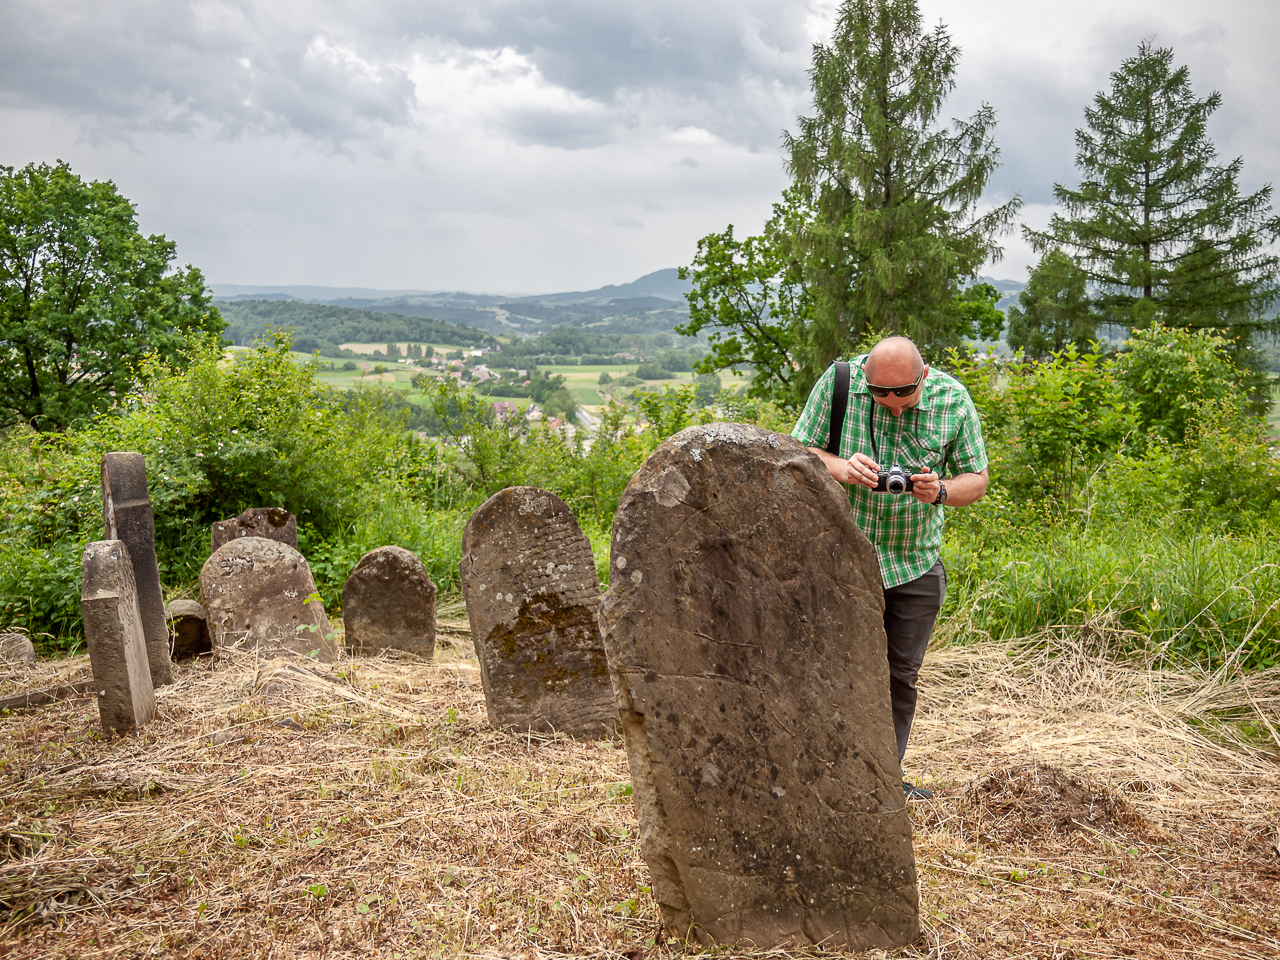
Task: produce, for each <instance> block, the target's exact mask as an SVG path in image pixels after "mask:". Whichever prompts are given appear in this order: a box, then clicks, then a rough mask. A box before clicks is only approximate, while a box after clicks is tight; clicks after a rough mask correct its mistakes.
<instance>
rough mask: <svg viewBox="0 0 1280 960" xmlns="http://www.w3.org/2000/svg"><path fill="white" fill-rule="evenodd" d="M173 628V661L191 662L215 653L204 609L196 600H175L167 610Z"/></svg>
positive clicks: (166, 613)
mask: <svg viewBox="0 0 1280 960" xmlns="http://www.w3.org/2000/svg"><path fill="white" fill-rule="evenodd" d="M165 615H166V617H167V618H168V620H169V624H170V626H171V627H172V628H173V659H175V660H190V659H191V658H192V657H198V656H200V654H202V653H212V652H213V635H212V634H211V633H210V632H209V619H208V617H206V616H205V612H204V607H202V606H200V604H199V602H198V601H195V600H174V601H173V602H172V603H171V604H169V605H168V606H167V607H166V608H165Z"/></svg>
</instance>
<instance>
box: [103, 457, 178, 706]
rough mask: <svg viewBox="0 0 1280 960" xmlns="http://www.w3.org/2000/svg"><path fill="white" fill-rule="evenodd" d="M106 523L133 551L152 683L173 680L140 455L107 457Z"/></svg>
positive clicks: (108, 533)
mask: <svg viewBox="0 0 1280 960" xmlns="http://www.w3.org/2000/svg"><path fill="white" fill-rule="evenodd" d="M102 520H103V526H104V527H105V528H106V533H105V537H106V539H107V540H120V541H123V543H124V545H125V546H126V547H128V549H129V559H130V560H131V561H132V562H133V582H134V585H135V587H136V589H137V591H138V610H139V612H140V613H141V614H142V635H143V637H144V638H145V639H146V643H147V663H148V665H149V668H150V670H151V682H152V683H153V684H154V685H155V686H157V687H158V686H162V685H164V684H166V683H172V682H173V676H172V671H171V670H170V666H169V628H168V626H167V625H166V624H165V619H164V596H163V594H162V593H161V591H160V566H159V564H158V563H157V562H156V527H155V521H154V519H153V518H152V516H151V496H150V494H149V493H148V492H147V465H146V463H145V462H144V461H143V459H142V454H140V453H107V454H103V457H102Z"/></svg>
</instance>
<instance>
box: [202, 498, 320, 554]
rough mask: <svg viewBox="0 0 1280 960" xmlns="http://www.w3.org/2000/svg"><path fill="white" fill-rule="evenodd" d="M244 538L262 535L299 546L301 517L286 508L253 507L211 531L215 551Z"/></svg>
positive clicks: (215, 526)
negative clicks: (299, 522) (299, 518)
mask: <svg viewBox="0 0 1280 960" xmlns="http://www.w3.org/2000/svg"><path fill="white" fill-rule="evenodd" d="M240 537H262V538H263V539H264V540H274V541H276V542H277V543H283V544H284V545H285V546H289V547H292V548H293V549H294V550H297V549H298V518H297V517H295V516H294V515H293V514H292V513H290V512H289V511H288V510H285V509H284V508H283V507H253V508H251V509H249V510H246V511H245V512H244V513H242V514H240V516H238V517H232V518H231V519H230V520H219V521H217V522H216V523H214V524H213V526H212V528H211V529H210V532H209V542H210V544H211V545H212V547H213V549H214V550H217V549H218V548H219V547H221V546H224V545H226V544H228V543H230V542H231V541H232V540H238V539H239V538H240Z"/></svg>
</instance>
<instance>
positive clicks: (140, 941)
mask: <svg viewBox="0 0 1280 960" xmlns="http://www.w3.org/2000/svg"><path fill="white" fill-rule="evenodd" d="M442 615H443V616H442V620H441V633H440V641H441V642H440V645H439V647H438V654H437V662H435V663H431V664H427V663H422V662H417V661H413V660H409V659H402V660H391V659H356V660H347V661H343V662H341V663H339V664H336V665H334V666H332V667H316V666H315V665H313V664H310V663H302V664H287V663H282V662H278V661H273V662H271V663H267V664H257V663H254V662H252V661H250V660H247V659H243V658H231V659H223V660H221V661H220V662H219V663H218V664H217V665H216V667H215V666H212V665H210V664H199V665H194V666H185V667H181V668H180V669H179V670H178V671H177V682H176V683H175V684H173V685H172V686H170V687H166V688H164V690H163V691H162V692H161V694H160V711H159V716H158V718H157V720H156V721H155V722H154V723H152V724H151V725H149V726H148V727H146V728H145V729H144V730H143V731H142V733H141V734H140V735H139V736H137V737H134V738H127V739H123V740H117V741H114V742H112V741H106V740H103V739H102V738H101V737H100V736H99V734H98V728H97V716H96V706H95V704H94V702H93V700H92V698H80V699H77V700H74V701H70V702H63V703H59V704H55V705H52V706H48V707H42V708H39V709H34V710H30V711H23V712H20V713H15V714H13V715H11V716H7V717H4V718H3V719H0V730H2V731H3V742H2V743H0V764H2V769H0V805H2V806H3V810H2V811H0V907H2V908H3V909H0V924H2V927H0V956H5V957H42V958H52V957H77V958H89V957H155V956H180V957H202V958H213V957H237V958H240V957H264V958H265V957H294V956H314V957H334V958H337V957H357V956H378V957H394V956H397V955H399V956H404V957H419V956H433V955H447V956H469V957H509V956H523V957H529V958H533V957H552V956H558V955H562V954H571V955H575V956H581V955H595V956H605V955H611V956H615V957H617V956H621V955H627V956H629V957H630V958H631V960H635V958H636V957H638V956H639V955H640V954H651V955H655V956H657V955H664V954H670V953H672V952H674V945H672V944H670V943H665V942H663V940H662V937H661V934H660V933H659V924H658V919H657V910H656V906H655V905H654V903H653V901H652V898H651V897H650V896H649V895H648V891H647V887H646V884H647V871H646V869H645V866H644V863H643V861H642V860H641V859H640V855H639V849H638V845H637V842H636V823H635V816H634V810H633V807H632V805H631V803H630V802H629V800H628V798H627V796H626V793H627V791H626V790H625V788H624V785H625V784H626V782H627V768H626V759H625V755H624V752H623V751H622V750H621V749H620V744H619V743H617V742H611V741H606V742H600V743H585V744H584V743H576V742H573V741H570V740H568V739H564V738H546V737H515V736H509V735H505V734H498V733H495V732H492V731H490V730H489V729H488V728H487V726H486V724H485V717H484V701H483V696H482V694H481V691H480V683H479V677H478V673H477V670H476V667H475V663H474V661H473V660H472V659H471V658H470V656H469V649H468V648H469V638H468V637H467V636H466V632H465V631H466V625H465V621H463V620H462V619H461V617H462V614H461V611H460V610H458V609H457V608H456V607H453V608H449V609H444V610H442ZM1013 652H1014V651H1013V649H1012V648H1008V647H1004V646H998V645H994V644H983V645H974V646H965V647H960V646H953V647H949V648H945V649H942V650H938V651H934V652H933V653H932V654H931V655H930V659H929V661H928V662H927V664H926V670H925V674H924V676H923V677H922V691H923V696H922V704H921V712H920V714H919V715H918V718H917V728H916V732H915V734H914V737H913V748H912V752H911V754H910V755H909V757H908V768H909V769H908V773H909V774H910V775H912V777H913V779H916V780H917V781H922V782H924V783H926V784H928V785H930V786H934V787H936V788H937V789H938V798H937V799H936V800H935V801H933V802H929V803H924V804H916V805H914V806H913V816H914V818H915V822H916V827H917V830H916V841H915V842H916V855H917V861H918V868H919V876H920V889H921V916H922V921H923V927H924V934H923V936H922V938H921V940H920V942H918V943H917V944H916V945H914V946H913V947H910V948H908V949H906V950H904V951H900V955H902V956H908V957H939V958H941V957H966V958H968V957H1017V956H1036V957H1068V956H1071V957H1113V956H1152V957H1156V956H1168V957H1174V956H1188V955H1195V956H1204V957H1254V956H1268V957H1270V956H1280V919H1278V918H1277V911H1276V906H1275V905H1276V904H1277V903H1280V895H1278V893H1280V889H1278V888H1277V881H1278V880H1280V849H1278V848H1277V844H1280V834H1278V832H1277V828H1278V825H1280V787H1278V785H1277V783H1276V772H1277V760H1276V754H1277V748H1278V746H1280V743H1278V742H1277V741H1275V740H1274V739H1273V738H1274V736H1275V732H1274V729H1271V730H1269V729H1268V726H1267V724H1268V723H1270V724H1271V725H1272V727H1274V725H1275V723H1276V721H1275V717H1276V709H1277V703H1278V702H1280V699H1278V697H1280V676H1277V675H1274V674H1273V675H1270V676H1258V675H1255V676H1253V677H1249V678H1247V679H1246V678H1241V677H1238V676H1220V677H1216V678H1191V677H1188V676H1186V675H1180V674H1172V673H1162V672H1159V671H1155V670H1152V669H1146V668H1141V667H1123V666H1117V665H1116V664H1114V663H1112V662H1109V661H1108V660H1107V659H1106V658H1105V657H1102V656H1099V655H1093V654H1090V653H1089V652H1088V651H1087V650H1085V649H1077V650H1074V651H1072V652H1071V653H1070V654H1069V655H1066V656H1062V657H1058V658H1056V659H1055V658H1050V657H1049V656H1047V655H1046V654H1045V653H1044V652H1042V651H1035V650H1025V651H1024V652H1021V653H1017V654H1016V655H1010V654H1011V653H1013ZM77 671H79V672H80V673H84V672H85V671H87V664H86V663H85V661H84V660H83V658H81V659H79V660H75V661H67V662H64V663H62V664H57V665H53V666H50V665H47V664H46V665H42V666H40V667H39V668H38V669H36V670H33V671H27V673H25V674H22V675H18V674H11V675H10V676H9V677H8V678H7V679H6V680H5V682H4V684H3V686H4V688H7V689H0V695H7V693H9V692H12V691H18V692H21V690H23V689H38V688H42V687H50V686H57V685H59V684H60V683H66V682H71V681H74V680H75V679H77V678H78V676H77ZM55 673H56V674H57V676H56V677H55V676H54V674H55ZM1263 718H1266V720H1265V722H1264V719H1263ZM1244 722H1248V723H1252V727H1245V726H1243V725H1242V724H1243V723H1244ZM1250 730H1252V731H1253V732H1252V733H1251V732H1250ZM725 955H727V954H725ZM805 955H813V956H816V955H819V954H818V953H816V952H814V951H808V952H806V954H805ZM760 956H777V957H781V956H783V954H782V953H780V952H774V953H771V954H761V955H760Z"/></svg>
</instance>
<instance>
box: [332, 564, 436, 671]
mask: <svg viewBox="0 0 1280 960" xmlns="http://www.w3.org/2000/svg"><path fill="white" fill-rule="evenodd" d="M342 622H343V625H344V628H345V630H344V633H345V636H344V640H345V642H346V646H347V649H349V650H358V651H360V652H361V653H374V654H376V653H380V652H381V651H383V650H405V651H407V652H409V653H413V654H417V655H418V656H420V657H422V658H423V659H425V660H430V659H431V656H432V654H434V653H435V649H436V585H435V584H434V583H432V582H431V577H430V575H429V574H428V573H427V568H426V567H425V566H423V563H422V561H421V560H419V559H418V558H417V557H415V556H414V555H413V554H412V553H410V552H409V551H408V550H406V549H404V547H394V546H392V547H378V548H377V549H376V550H370V551H369V552H368V553H366V554H365V555H364V556H363V557H361V558H360V562H359V563H357V564H356V566H355V569H354V570H352V571H351V576H350V577H348V578H347V582H346V583H345V584H343V586H342Z"/></svg>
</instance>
